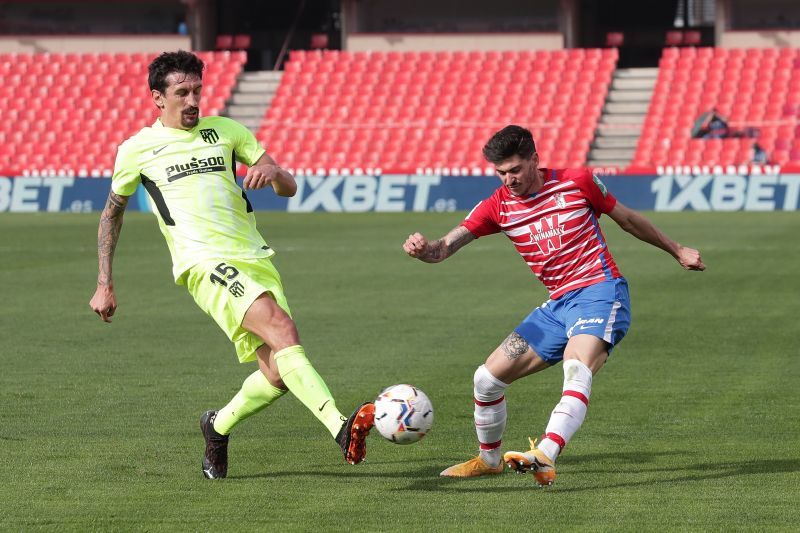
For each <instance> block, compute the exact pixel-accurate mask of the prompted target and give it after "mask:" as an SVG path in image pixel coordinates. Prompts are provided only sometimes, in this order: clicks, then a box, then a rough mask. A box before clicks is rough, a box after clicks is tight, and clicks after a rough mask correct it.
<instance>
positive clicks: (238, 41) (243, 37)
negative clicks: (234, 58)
mask: <svg viewBox="0 0 800 533" xmlns="http://www.w3.org/2000/svg"><path fill="white" fill-rule="evenodd" d="M251 40H252V39H251V37H250V35H248V34H246V33H240V34H237V35H234V36H233V42H232V43H231V46H230V48H232V49H234V50H247V49H248V48H250V42H251Z"/></svg>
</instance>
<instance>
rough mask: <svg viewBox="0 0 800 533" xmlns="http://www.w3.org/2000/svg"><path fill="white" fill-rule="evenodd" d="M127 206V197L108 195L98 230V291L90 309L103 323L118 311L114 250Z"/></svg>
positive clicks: (90, 302) (91, 301)
mask: <svg viewBox="0 0 800 533" xmlns="http://www.w3.org/2000/svg"><path fill="white" fill-rule="evenodd" d="M127 205H128V197H127V196H120V195H119V194H116V193H115V192H114V191H111V192H110V193H108V201H107V202H106V206H105V208H104V209H103V212H102V213H101V214H100V225H99V227H98V228H97V260H98V274H97V289H96V290H95V291H94V296H92V299H91V300H90V301H89V307H91V308H92V311H94V312H95V313H97V314H98V315H100V318H102V319H103V322H111V317H112V316H114V312H115V311H116V310H117V297H116V295H115V294H114V282H113V280H112V278H111V265H112V263H113V261H114V250H115V249H116V247H117V241H118V240H119V234H120V231H122V215H124V214H125V207H126V206H127Z"/></svg>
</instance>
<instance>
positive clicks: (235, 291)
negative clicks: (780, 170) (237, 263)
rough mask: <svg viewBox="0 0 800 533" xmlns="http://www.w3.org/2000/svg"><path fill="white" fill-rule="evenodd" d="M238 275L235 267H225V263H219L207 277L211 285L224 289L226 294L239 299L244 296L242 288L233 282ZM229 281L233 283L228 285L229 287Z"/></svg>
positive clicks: (239, 284)
mask: <svg viewBox="0 0 800 533" xmlns="http://www.w3.org/2000/svg"><path fill="white" fill-rule="evenodd" d="M218 274H219V275H218ZM238 275H239V270H238V269H237V268H236V267H234V266H231V265H227V264H225V263H220V264H218V265H217V266H216V267H215V268H214V272H212V273H211V274H209V276H208V277H209V279H210V280H211V283H213V284H215V285H221V286H222V287H226V288H227V289H228V292H230V293H231V294H232V295H234V296H236V297H239V296H242V295H243V294H244V286H243V285H242V284H241V283H239V282H238V281H233V280H234V278H236V276H238ZM230 281H233V283H230V286H229V283H228V282H230Z"/></svg>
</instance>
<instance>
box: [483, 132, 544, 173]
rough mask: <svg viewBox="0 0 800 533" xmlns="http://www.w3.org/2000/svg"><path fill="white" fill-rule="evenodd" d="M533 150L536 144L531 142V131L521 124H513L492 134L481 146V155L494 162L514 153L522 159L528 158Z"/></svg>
mask: <svg viewBox="0 0 800 533" xmlns="http://www.w3.org/2000/svg"><path fill="white" fill-rule="evenodd" d="M535 152H536V145H535V144H534V143H533V135H531V132H530V131H529V130H526V129H525V128H523V127H522V126H515V125H513V124H512V125H511V126H506V127H505V128H503V129H502V130H500V131H498V132H497V133H495V134H494V135H492V138H491V139H489V142H487V143H486V146H484V147H483V157H485V158H486V160H487V161H488V162H490V163H494V164H497V163H500V162H501V161H503V160H505V159H508V158H509V157H514V156H515V155H518V156H520V157H521V158H523V159H530V158H531V156H533V154H534V153H535Z"/></svg>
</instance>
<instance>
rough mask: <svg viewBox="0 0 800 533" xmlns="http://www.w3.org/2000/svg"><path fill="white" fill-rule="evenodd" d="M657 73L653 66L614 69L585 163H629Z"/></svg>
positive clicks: (617, 165) (597, 164) (606, 164)
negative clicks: (609, 88)
mask: <svg viewBox="0 0 800 533" xmlns="http://www.w3.org/2000/svg"><path fill="white" fill-rule="evenodd" d="M657 76H658V69H657V68H627V69H617V70H615V71H614V75H613V77H612V80H611V90H610V91H609V93H608V98H606V103H605V106H604V107H603V113H602V115H601V116H600V122H599V123H598V125H597V130H596V131H595V138H594V141H593V142H592V146H591V150H590V151H589V160H588V162H587V164H588V165H589V166H597V167H626V166H628V165H629V164H630V162H631V160H632V159H633V155H634V152H635V151H636V144H637V143H638V141H639V135H640V134H641V131H642V124H643V123H644V119H645V116H646V115H647V110H648V108H649V106H650V99H651V98H652V97H653V89H654V87H655V84H656V78H657Z"/></svg>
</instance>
